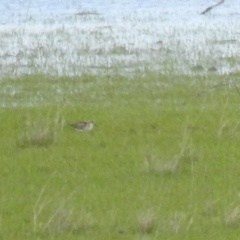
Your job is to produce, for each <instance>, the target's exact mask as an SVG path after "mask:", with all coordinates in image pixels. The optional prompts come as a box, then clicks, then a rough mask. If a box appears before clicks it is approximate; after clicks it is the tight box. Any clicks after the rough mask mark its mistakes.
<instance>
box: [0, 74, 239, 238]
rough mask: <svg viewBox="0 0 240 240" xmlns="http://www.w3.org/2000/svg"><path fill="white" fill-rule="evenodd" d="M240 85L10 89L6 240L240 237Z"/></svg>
mask: <svg viewBox="0 0 240 240" xmlns="http://www.w3.org/2000/svg"><path fill="white" fill-rule="evenodd" d="M239 77H240V74H239V73H235V74H230V75H222V76H219V75H214V74H210V73H208V74H207V75H203V76H184V75H178V76H170V75H169V76H164V75H160V74H158V73H156V72H146V73H145V74H141V75H140V74H139V75H138V74H136V75H135V76H134V77H125V76H121V75H118V74H113V75H103V76H94V75H82V76H79V77H73V78H71V77H59V78H57V77H56V78H54V77H48V76H42V75H30V76H22V77H19V78H14V79H9V78H8V79H7V78H6V79H3V80H1V83H0V85H1V89H0V97H1V109H0V115H1V117H0V126H1V138H0V156H1V157H0V164H1V167H0V182H1V199H0V238H1V239H24V240H25V239H58V240H59V239H64V240H65V239H69V240H70V239H91V240H95V239H96V240H100V239H104V240H106V239H109V240H110V239H115V240H117V239H124V240H125V239H176V240H180V239H198V240H200V239H203V240H205V239H218V240H221V239H222V240H223V239H224V240H225V239H238V237H239V234H240V184H239V180H240V161H239V159H240V151H239V146H240V145H239V144H240V125H239V123H240V120H239V115H240V92H239V91H240V88H238V81H239ZM84 119H87V120H88V119H89V120H93V121H94V122H95V123H96V126H95V128H94V129H93V130H92V131H90V132H77V131H75V130H74V129H72V128H71V127H70V126H69V124H68V123H72V122H76V121H79V120H84Z"/></svg>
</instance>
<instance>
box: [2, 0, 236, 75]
mask: <svg viewBox="0 0 240 240" xmlns="http://www.w3.org/2000/svg"><path fill="white" fill-rule="evenodd" d="M89 2H90V3H89ZM213 3H214V2H213ZM209 4H212V3H211V2H210V3H209V1H208V0H204V1H200V0H198V1H190V0H183V1H179V0H170V1H167V0H164V1H161V3H159V1H158V0H150V1H149V0H148V1H147V0H132V1H124V0H122V1H120V0H101V1H99V0H95V1H94V0H92V1H81V4H80V3H79V1H78V0H69V1H65V0H54V1H48V0H34V1H30V0H28V1H23V0H12V1H11V2H10V3H9V1H5V0H3V1H2V4H1V6H0V11H1V12H2V13H3V14H2V16H1V18H0V24H1V25H0V36H1V41H0V44H1V48H0V57H1V73H2V74H1V75H2V76H5V75H9V76H16V75H21V74H25V73H28V74H29V73H44V74H53V75H65V74H66V75H79V74H81V73H83V72H94V73H102V72H103V73H106V72H107V73H109V72H110V73H111V72H113V71H116V70H118V71H119V70H120V71H121V72H123V73H126V74H128V73H131V72H134V71H136V70H137V71H144V70H145V69H146V68H148V69H155V70H158V71H160V72H162V73H167V74H170V73H187V74H195V73H197V74H198V73H201V74H202V73H203V74H204V73H207V72H208V70H209V71H210V70H211V69H212V72H213V71H214V72H216V73H220V74H221V73H228V72H232V71H237V70H239V66H240V64H239V47H240V44H239V34H240V31H239V30H238V29H239V16H240V15H239V12H240V6H239V3H238V1H237V0H229V1H226V2H225V3H224V4H222V5H220V6H218V7H217V8H215V9H213V10H212V11H211V12H210V13H208V14H206V15H200V14H199V12H201V11H202V10H204V9H205V8H206V7H208V6H209ZM196 66H200V67H199V68H197V67H196Z"/></svg>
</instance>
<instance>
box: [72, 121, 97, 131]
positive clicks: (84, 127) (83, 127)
mask: <svg viewBox="0 0 240 240" xmlns="http://www.w3.org/2000/svg"><path fill="white" fill-rule="evenodd" d="M70 126H72V127H73V128H74V129H75V130H77V131H91V130H92V129H93V127H94V122H93V121H81V122H77V123H72V124H70Z"/></svg>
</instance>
